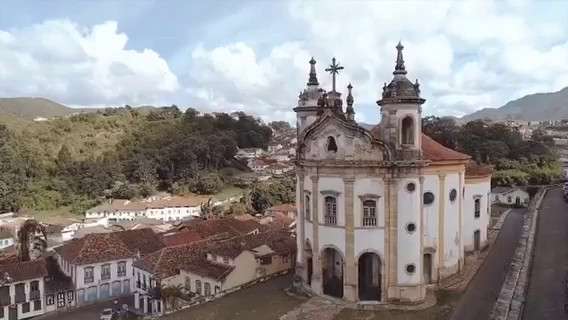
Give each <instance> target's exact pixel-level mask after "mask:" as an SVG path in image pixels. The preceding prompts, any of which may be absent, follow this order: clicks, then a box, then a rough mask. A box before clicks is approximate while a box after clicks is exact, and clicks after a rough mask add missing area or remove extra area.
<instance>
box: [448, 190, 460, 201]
mask: <svg viewBox="0 0 568 320" xmlns="http://www.w3.org/2000/svg"><path fill="white" fill-rule="evenodd" d="M457 197H458V192H457V191H456V189H452V191H450V201H451V202H454V201H456V198H457Z"/></svg>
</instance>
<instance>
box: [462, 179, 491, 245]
mask: <svg viewBox="0 0 568 320" xmlns="http://www.w3.org/2000/svg"><path fill="white" fill-rule="evenodd" d="M490 191H491V183H490V182H489V180H487V181H484V182H478V183H466V185H465V199H464V210H463V217H462V219H463V222H464V224H463V229H462V232H463V244H464V250H465V251H472V250H473V249H474V236H473V235H474V232H475V231H476V230H479V231H480V247H482V246H483V245H484V244H485V243H486V242H487V226H488V225H489V219H490V214H489V211H488V208H487V207H488V203H487V197H488V196H487V194H488V193H489V192H490ZM476 197H480V205H481V210H480V212H479V218H476V217H475V199H476Z"/></svg>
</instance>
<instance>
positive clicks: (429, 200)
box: [424, 192, 434, 204]
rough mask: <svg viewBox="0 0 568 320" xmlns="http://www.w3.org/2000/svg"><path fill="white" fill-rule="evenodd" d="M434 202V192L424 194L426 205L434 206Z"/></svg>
mask: <svg viewBox="0 0 568 320" xmlns="http://www.w3.org/2000/svg"><path fill="white" fill-rule="evenodd" d="M432 202H434V194H433V193H432V192H426V193H424V204H432Z"/></svg>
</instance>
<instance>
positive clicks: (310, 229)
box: [304, 221, 321, 255]
mask: <svg viewBox="0 0 568 320" xmlns="http://www.w3.org/2000/svg"><path fill="white" fill-rule="evenodd" d="M304 222H305V232H306V235H305V237H306V239H307V240H309V241H310V245H311V246H312V251H313V252H312V253H313V254H314V255H315V253H316V248H314V225H313V224H312V223H311V222H309V221H304ZM320 242H321V240H320Z"/></svg>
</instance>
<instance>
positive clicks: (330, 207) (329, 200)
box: [325, 196, 337, 225]
mask: <svg viewBox="0 0 568 320" xmlns="http://www.w3.org/2000/svg"><path fill="white" fill-rule="evenodd" d="M325 223H326V224H331V225H336V224H337V200H336V199H335V198H334V197H331V196H327V197H325Z"/></svg>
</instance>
